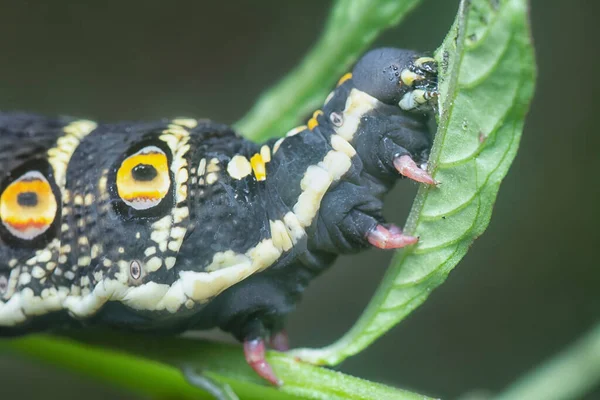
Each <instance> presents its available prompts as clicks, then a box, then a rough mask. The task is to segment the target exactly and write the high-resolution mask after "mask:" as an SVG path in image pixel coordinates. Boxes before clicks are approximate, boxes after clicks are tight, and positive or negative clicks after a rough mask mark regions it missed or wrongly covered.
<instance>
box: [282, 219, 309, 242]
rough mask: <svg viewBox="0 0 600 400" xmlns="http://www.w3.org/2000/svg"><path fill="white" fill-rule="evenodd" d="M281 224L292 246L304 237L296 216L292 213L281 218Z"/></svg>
mask: <svg viewBox="0 0 600 400" xmlns="http://www.w3.org/2000/svg"><path fill="white" fill-rule="evenodd" d="M283 222H284V224H285V228H286V229H287V231H288V233H289V234H290V238H291V239H292V242H293V243H294V244H296V243H297V242H298V240H299V239H300V238H302V237H303V236H304V235H306V231H305V230H304V228H303V227H302V224H300V221H299V220H298V217H296V214H294V213H293V212H291V211H289V212H288V213H287V214H285V215H284V216H283Z"/></svg>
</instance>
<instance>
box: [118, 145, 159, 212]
mask: <svg viewBox="0 0 600 400" xmlns="http://www.w3.org/2000/svg"><path fill="white" fill-rule="evenodd" d="M168 164H169V163H168V160H167V155H166V154H165V152H164V151H162V150H161V149H159V148H158V147H156V146H148V147H144V148H143V149H142V150H140V151H138V152H137V153H135V154H133V155H131V156H129V157H127V158H126V159H125V160H124V161H123V162H122V163H121V166H120V167H119V170H118V171H117V192H118V193H119V197H120V198H121V200H123V201H124V202H125V204H127V205H128V206H130V207H132V208H134V209H136V210H147V209H149V208H152V207H156V206H157V205H159V204H160V202H161V201H162V200H163V199H164V198H165V197H166V196H167V194H168V193H169V188H170V187H171V178H170V177H169V165H168Z"/></svg>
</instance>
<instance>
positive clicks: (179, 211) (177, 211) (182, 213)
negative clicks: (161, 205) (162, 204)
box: [171, 207, 190, 224]
mask: <svg viewBox="0 0 600 400" xmlns="http://www.w3.org/2000/svg"><path fill="white" fill-rule="evenodd" d="M171 214H172V215H173V222H174V223H175V224H179V223H181V222H183V221H184V220H185V219H186V218H187V217H189V216H190V210H189V209H188V208H187V207H177V208H174V209H173V211H172V212H171Z"/></svg>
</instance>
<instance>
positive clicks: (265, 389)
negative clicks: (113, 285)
mask: <svg viewBox="0 0 600 400" xmlns="http://www.w3.org/2000/svg"><path fill="white" fill-rule="evenodd" d="M2 349H6V350H11V351H18V352H19V354H22V355H26V356H29V357H33V358H35V359H37V360H42V361H46V362H49V363H51V364H52V365H55V366H59V367H62V368H66V369H70V370H73V371H76V372H77V373H80V374H84V375H86V376H91V377H95V378H97V379H100V380H102V381H104V382H108V383H111V384H113V385H114V386H117V387H121V388H123V389H126V390H128V391H130V392H132V393H137V394H139V395H143V396H151V397H153V398H160V397H164V398H167V397H176V398H178V399H210V398H211V397H209V396H208V395H207V394H206V393H205V392H203V391H201V390H199V389H197V388H195V387H193V386H191V385H189V384H188V383H187V382H186V381H185V380H184V378H183V376H182V374H181V372H180V368H182V367H184V366H185V367H193V368H194V369H195V370H197V371H201V372H202V373H203V374H205V375H207V376H209V377H210V378H212V379H214V380H215V381H217V382H220V383H223V384H228V385H230V387H231V388H233V390H234V391H235V392H236V393H237V394H239V395H240V396H242V398H243V399H261V400H288V399H290V400H292V399H315V400H338V399H339V400H343V399H363V400H386V399H390V400H392V399H394V400H427V399H429V398H428V397H426V396H422V395H418V394H414V393H410V392H407V391H402V390H399V389H394V388H392V387H389V386H385V385H381V384H378V383H373V382H368V381H365V380H362V379H359V378H354V377H351V376H348V375H344V374H342V373H340V372H335V371H331V370H326V369H323V368H319V367H315V366H312V365H309V364H306V363H302V362H299V361H297V360H296V359H294V358H293V357H290V356H288V355H286V354H282V353H276V352H270V354H269V357H268V360H269V363H270V364H271V365H272V366H273V368H274V369H275V372H276V373H277V376H278V377H279V378H280V379H282V380H283V381H284V382H285V384H284V386H283V387H282V388H281V389H276V388H274V387H272V386H269V385H267V384H265V382H264V381H262V380H261V379H260V378H259V377H258V375H256V373H255V372H254V371H252V370H251V369H250V367H248V365H247V364H246V362H245V360H244V357H243V351H242V349H241V347H240V346H237V345H236V346H233V345H227V344H220V343H215V342H210V341H204V340H199V339H186V338H181V337H168V338H166V337H164V336H152V335H139V334H126V333H121V332H119V333H117V332H114V331H113V332H102V331H93V332H92V331H85V332H82V333H79V334H77V335H76V336H73V338H70V339H69V338H64V337H62V338H59V337H50V336H35V337H33V336H32V337H26V338H20V339H15V340H13V341H12V342H11V343H10V345H7V343H6V342H0V350H2Z"/></svg>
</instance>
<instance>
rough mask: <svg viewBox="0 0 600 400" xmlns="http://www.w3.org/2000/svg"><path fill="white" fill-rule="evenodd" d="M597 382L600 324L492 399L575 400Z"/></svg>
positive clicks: (599, 358)
mask: <svg viewBox="0 0 600 400" xmlns="http://www.w3.org/2000/svg"><path fill="white" fill-rule="evenodd" d="M599 383H600V324H597V325H596V326H595V327H594V328H593V329H592V330H591V331H589V332H588V333H587V334H586V335H585V336H584V337H582V338H580V339H579V340H577V341H576V342H575V343H573V344H572V345H570V346H569V347H567V348H566V349H564V350H563V351H561V352H560V353H558V354H557V355H556V356H554V358H552V359H550V360H548V361H547V362H546V363H544V364H543V365H541V366H539V367H538V368H536V369H534V370H532V371H531V372H529V373H528V374H526V375H525V376H523V377H521V378H520V379H519V380H517V381H516V382H514V383H513V384H512V385H510V386H509V387H508V388H507V389H506V390H505V391H504V392H502V393H501V394H499V395H498V396H496V397H494V398H493V400H521V399H544V400H563V399H564V400H569V399H579V398H581V397H582V396H583V395H584V394H586V393H588V392H589V391H590V390H591V389H593V388H594V387H597V386H598V384H599Z"/></svg>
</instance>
